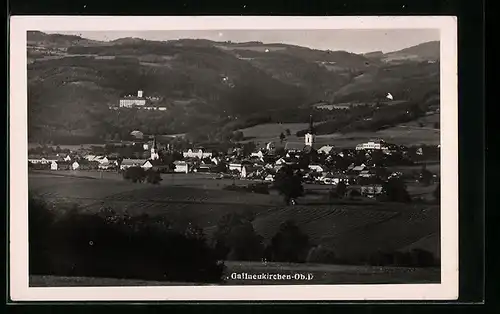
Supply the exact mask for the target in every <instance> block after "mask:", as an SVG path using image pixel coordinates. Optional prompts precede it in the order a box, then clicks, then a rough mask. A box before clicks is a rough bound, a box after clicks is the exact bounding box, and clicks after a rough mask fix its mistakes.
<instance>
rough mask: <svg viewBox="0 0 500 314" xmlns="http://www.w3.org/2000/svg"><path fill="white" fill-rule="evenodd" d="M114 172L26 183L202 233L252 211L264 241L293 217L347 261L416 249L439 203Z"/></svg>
mask: <svg viewBox="0 0 500 314" xmlns="http://www.w3.org/2000/svg"><path fill="white" fill-rule="evenodd" d="M89 173H91V172H89ZM106 175H111V174H110V173H106ZM114 175H115V177H114V178H110V179H109V178H103V179H98V178H94V179H91V178H80V177H71V176H60V175H59V176H57V175H50V174H46V173H30V176H29V189H30V191H31V192H32V193H34V194H37V195H40V196H42V197H43V198H44V199H46V200H48V201H50V202H65V203H78V204H80V206H82V207H83V208H84V209H85V210H87V211H91V212H95V211H98V210H100V209H102V208H112V209H114V210H115V211H117V212H118V213H120V212H125V211H127V212H128V213H129V214H131V215H136V214H142V213H146V214H149V215H161V216H164V217H166V218H167V219H168V220H170V221H173V222H175V224H179V226H185V225H186V224H188V223H189V222H192V223H195V224H197V225H198V226H200V227H201V228H203V229H204V232H205V234H206V235H207V238H208V239H210V238H211V235H212V233H213V232H214V231H215V228H216V224H217V222H218V221H219V219H220V218H221V217H222V216H224V215H226V214H229V213H234V212H240V213H243V212H247V213H253V215H254V217H255V219H254V220H253V225H254V229H255V230H256V232H257V233H258V234H260V235H261V236H262V237H263V238H264V241H265V242H267V241H270V239H271V238H272V237H273V236H274V234H276V232H277V231H278V228H279V226H280V224H281V223H283V222H284V221H286V220H288V219H293V220H294V221H296V223H297V224H298V226H299V227H300V229H301V230H302V231H303V232H305V233H306V234H307V235H308V236H309V238H310V240H311V242H312V243H313V244H322V245H325V246H328V247H331V248H333V249H334V250H335V252H336V254H337V255H338V256H339V257H341V258H345V259H361V258H363V257H366V256H368V255H370V254H371V253H373V252H376V251H377V250H386V251H397V250H402V249H404V248H407V247H410V246H412V245H414V246H413V247H418V245H417V244H418V242H419V241H420V240H421V239H424V238H426V237H428V236H430V235H432V234H436V233H439V207H438V206H434V205H429V204H410V205H402V204H391V203H377V202H373V201H372V202H365V203H363V202H360V203H359V204H356V203H354V202H353V203H349V202H347V203H344V204H343V203H339V204H330V205H325V204H324V203H323V204H320V202H319V203H318V202H316V203H317V204H314V202H313V201H310V202H309V204H308V202H307V201H302V202H299V203H300V204H299V205H296V206H283V205H282V200H281V198H280V197H279V196H277V195H275V194H269V195H266V194H256V193H242V192H236V191H226V190H223V189H222V187H223V186H224V185H225V184H231V183H232V180H228V182H223V181H222V180H214V179H211V178H210V177H209V176H208V175H205V177H204V176H194V175H193V176H190V175H185V176H183V175H175V176H174V178H173V179H170V180H172V181H170V180H169V179H168V176H170V175H166V178H167V179H164V181H162V183H161V184H160V185H158V186H153V185H149V184H137V183H136V184H134V183H131V182H127V181H124V180H123V179H121V180H119V179H118V174H114ZM174 180H175V183H173V181H174ZM237 181H239V180H237ZM194 182H198V185H196V184H193V183H194ZM245 182H246V183H248V181H245ZM319 187H322V186H319ZM429 191H431V188H429ZM429 193H430V192H429ZM438 239H439V237H437V239H436V238H435V237H434V238H432V237H431V238H430V240H429V239H428V240H427V241H424V242H425V243H424V242H423V243H424V244H425V247H426V248H428V247H430V246H431V247H433V251H434V252H436V251H439V246H438V241H437V240H438Z"/></svg>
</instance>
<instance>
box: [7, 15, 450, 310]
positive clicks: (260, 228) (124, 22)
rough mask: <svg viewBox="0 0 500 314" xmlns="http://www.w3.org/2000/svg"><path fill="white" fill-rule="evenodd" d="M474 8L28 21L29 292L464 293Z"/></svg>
mask: <svg viewBox="0 0 500 314" xmlns="http://www.w3.org/2000/svg"><path fill="white" fill-rule="evenodd" d="M457 99H458V97H457V20H456V18H455V17H452V16H439V17H437V16H436V17H433V16H420V17H417V16H399V17H390V16H386V17H355V16H352V17H345V16H344V17H270V16H268V17H250V16H246V17H236V16H235V17H231V16H228V17H215V16H212V17H196V16H192V17H140V16H136V17H111V16H108V17H106V16H95V17H92V16H86V17H83V16H82V17H77V16H57V17H56V16H36V17H35V16H14V17H12V18H11V24H10V112H9V113H10V129H9V139H10V200H9V204H10V211H9V219H10V225H9V230H10V268H9V269H10V274H9V275H10V287H9V289H10V297H11V299H12V300H13V301H93V300H95V301H104V300H109V301H113V300H117V301H118V300H119V301H151V300H169V301H172V300H176V301H208V300H227V301H238V300H246V301H248V300H250V301H251V300H305V301H307V300H309V301H311V300H453V299H457V298H458V272H459V269H458V157H457V154H458V144H457V143H458V129H457V124H458V123H457V121H458V116H457V115H458V113H457V112H458V100H457Z"/></svg>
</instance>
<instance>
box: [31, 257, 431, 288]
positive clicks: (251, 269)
mask: <svg viewBox="0 0 500 314" xmlns="http://www.w3.org/2000/svg"><path fill="white" fill-rule="evenodd" d="M225 265H226V267H227V268H226V270H225V274H224V275H225V281H224V282H222V285H242V284H244V285H263V284H266V285H280V284H287V285H289V284H299V285H303V284H311V283H313V284H401V283H408V282H412V283H435V282H437V281H439V277H440V273H439V269H435V268H426V269H424V268H407V267H375V266H351V265H324V264H294V263H269V262H266V263H264V262H239V261H226V262H225ZM234 273H236V274H243V273H246V274H249V275H253V274H261V273H270V274H278V273H279V274H282V275H288V274H290V275H292V276H293V275H294V274H297V273H298V274H304V275H307V274H312V275H313V278H312V280H310V281H306V280H248V279H231V274H234ZM180 285H183V286H184V285H186V286H192V285H201V284H196V283H189V282H172V281H168V282H165V281H147V280H130V279H117V278H89V277H61V276H30V286H31V287H45V286H48V287H69V286H80V287H82V286H108V287H110V286H180Z"/></svg>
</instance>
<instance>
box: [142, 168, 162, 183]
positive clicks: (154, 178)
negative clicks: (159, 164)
mask: <svg viewBox="0 0 500 314" xmlns="http://www.w3.org/2000/svg"><path fill="white" fill-rule="evenodd" d="M162 180H163V179H162V178H161V174H160V172H158V171H154V170H152V169H149V170H147V171H146V181H147V182H148V183H151V184H160V182H161V181H162Z"/></svg>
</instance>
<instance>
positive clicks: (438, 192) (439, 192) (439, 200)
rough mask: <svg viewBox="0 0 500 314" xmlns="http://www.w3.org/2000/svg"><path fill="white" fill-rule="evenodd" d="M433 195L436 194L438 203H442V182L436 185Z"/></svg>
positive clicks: (435, 198) (435, 197)
mask: <svg viewBox="0 0 500 314" xmlns="http://www.w3.org/2000/svg"><path fill="white" fill-rule="evenodd" d="M432 194H433V196H434V200H435V201H436V203H438V204H439V203H440V202H441V183H439V184H438V185H437V186H436V189H435V190H434V193H432Z"/></svg>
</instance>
